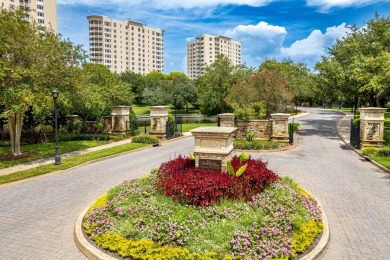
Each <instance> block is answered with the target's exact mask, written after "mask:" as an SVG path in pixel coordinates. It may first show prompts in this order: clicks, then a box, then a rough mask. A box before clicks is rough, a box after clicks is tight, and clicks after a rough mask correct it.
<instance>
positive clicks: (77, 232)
mask: <svg viewBox="0 0 390 260" xmlns="http://www.w3.org/2000/svg"><path fill="white" fill-rule="evenodd" d="M95 202H96V199H95V201H94V202H92V203H91V204H89V205H88V206H87V207H86V208H85V209H84V210H83V211H82V212H81V214H80V216H79V217H78V218H77V221H76V224H75V227H74V240H75V242H76V245H77V247H78V248H79V250H80V251H81V252H82V253H83V254H84V255H85V256H86V257H88V259H93V260H95V259H102V260H103V259H104V260H106V259H107V260H114V259H116V258H113V257H111V256H109V255H107V254H106V253H104V252H103V251H100V250H99V249H97V248H96V247H94V246H93V245H91V243H89V242H88V240H87V239H85V237H84V234H83V231H82V225H83V218H84V216H85V214H87V212H88V210H89V208H90V207H91V206H92V205H93V204H95Z"/></svg>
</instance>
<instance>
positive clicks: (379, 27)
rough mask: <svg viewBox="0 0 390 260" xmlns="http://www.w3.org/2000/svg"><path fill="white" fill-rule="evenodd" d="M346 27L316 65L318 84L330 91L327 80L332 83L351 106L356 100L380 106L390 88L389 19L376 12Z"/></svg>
mask: <svg viewBox="0 0 390 260" xmlns="http://www.w3.org/2000/svg"><path fill="white" fill-rule="evenodd" d="M349 29H350V31H349V33H348V34H347V36H346V37H344V38H343V39H341V40H338V41H337V42H336V43H335V44H334V45H333V46H332V47H331V48H330V52H329V57H326V58H323V59H322V61H320V62H319V63H318V64H317V65H316V70H317V71H318V72H319V75H320V77H321V81H322V83H323V85H322V87H323V88H324V89H325V92H327V93H330V92H331V90H330V89H329V88H334V86H331V85H330V83H332V84H336V87H337V89H338V90H340V91H341V94H342V96H343V98H344V99H345V100H347V101H350V102H352V103H353V104H354V106H355V109H356V107H357V106H358V103H360V104H364V105H371V106H372V105H376V106H381V104H382V103H383V101H384V100H385V99H387V96H388V94H389V88H390V19H389V18H385V17H380V16H379V15H378V14H376V15H375V17H374V18H373V19H371V20H369V21H368V22H367V23H366V24H365V25H364V26H363V27H361V28H358V27H356V26H350V27H349ZM332 70H334V71H333V72H332ZM325 95H326V94H325Z"/></svg>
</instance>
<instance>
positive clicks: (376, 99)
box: [375, 95, 381, 107]
mask: <svg viewBox="0 0 390 260" xmlns="http://www.w3.org/2000/svg"><path fill="white" fill-rule="evenodd" d="M375 101H376V107H381V97H380V96H379V95H376V96H375Z"/></svg>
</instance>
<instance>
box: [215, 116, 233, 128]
mask: <svg viewBox="0 0 390 260" xmlns="http://www.w3.org/2000/svg"><path fill="white" fill-rule="evenodd" d="M218 119H219V126H221V127H235V122H234V119H235V116H234V114H233V113H225V114H219V115H218Z"/></svg>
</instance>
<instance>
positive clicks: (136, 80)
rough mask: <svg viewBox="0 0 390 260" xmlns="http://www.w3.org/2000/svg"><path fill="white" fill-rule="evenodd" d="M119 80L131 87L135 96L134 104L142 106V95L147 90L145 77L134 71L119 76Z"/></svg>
mask: <svg viewBox="0 0 390 260" xmlns="http://www.w3.org/2000/svg"><path fill="white" fill-rule="evenodd" d="M119 79H120V80H121V81H123V82H126V83H127V84H129V85H130V86H131V91H132V92H133V94H134V102H135V103H137V104H141V103H142V98H143V97H142V93H143V91H144V89H145V79H144V76H143V75H141V74H139V73H135V72H133V71H125V72H123V73H121V74H120V75H119Z"/></svg>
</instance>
